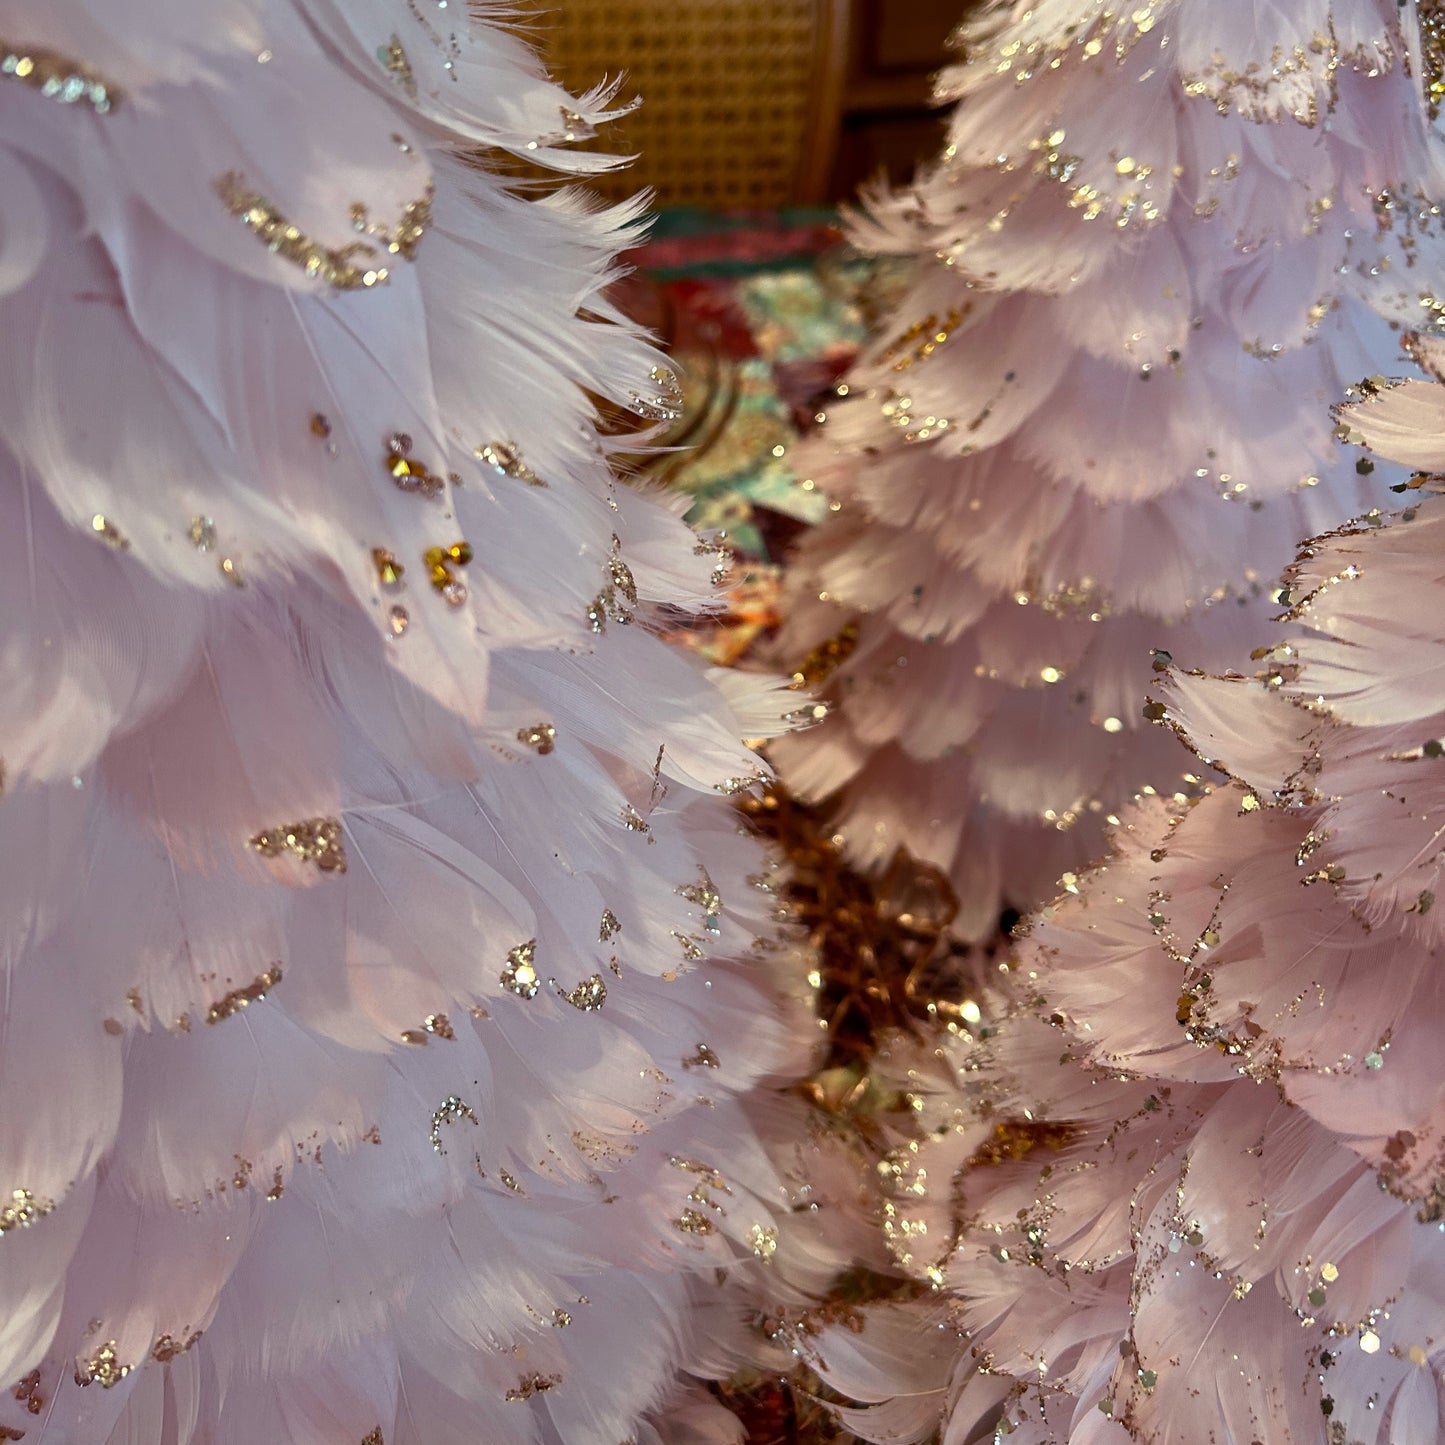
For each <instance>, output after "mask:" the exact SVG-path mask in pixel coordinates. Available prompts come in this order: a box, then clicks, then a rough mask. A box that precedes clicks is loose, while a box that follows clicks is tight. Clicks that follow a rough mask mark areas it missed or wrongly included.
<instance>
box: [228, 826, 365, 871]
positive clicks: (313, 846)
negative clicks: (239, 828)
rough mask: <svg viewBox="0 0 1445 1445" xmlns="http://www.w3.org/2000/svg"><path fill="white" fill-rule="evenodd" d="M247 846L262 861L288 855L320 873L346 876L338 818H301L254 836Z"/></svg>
mask: <svg viewBox="0 0 1445 1445" xmlns="http://www.w3.org/2000/svg"><path fill="white" fill-rule="evenodd" d="M250 846H251V847H252V848H254V849H255V850H256V851H257V852H258V853H259V854H260V855H261V856H262V857H263V858H280V857H282V856H283V855H285V854H288V853H289V854H290V855H291V856H292V857H293V858H297V859H299V860H300V861H301V862H302V863H314V864H315V865H316V867H317V868H318V869H319V870H320V871H321V872H322V873H345V872H346V845H345V844H344V842H343V841H342V836H341V820H340V819H339V818H304V819H302V821H301V822H299V823H281V824H279V825H277V826H276V827H274V828H267V829H266V830H265V831H264V832H261V833H257V834H256V835H255V837H253V838H252V839H251V840H250Z"/></svg>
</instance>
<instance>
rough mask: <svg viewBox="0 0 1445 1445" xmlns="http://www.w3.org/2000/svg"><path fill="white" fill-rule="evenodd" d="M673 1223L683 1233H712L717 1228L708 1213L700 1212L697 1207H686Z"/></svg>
mask: <svg viewBox="0 0 1445 1445" xmlns="http://www.w3.org/2000/svg"><path fill="white" fill-rule="evenodd" d="M672 1225H673V1228H674V1229H677V1230H680V1231H681V1232H682V1233H683V1234H712V1233H714V1231H715V1230H716V1229H717V1226H716V1225H715V1224H714V1223H713V1222H712V1220H710V1219H709V1218H708V1217H707V1215H705V1214H701V1213H699V1212H698V1211H697V1210H696V1209H684V1210H683V1211H682V1213H681V1214H680V1215H678V1217H677V1218H676V1219H674V1220H673V1221H672Z"/></svg>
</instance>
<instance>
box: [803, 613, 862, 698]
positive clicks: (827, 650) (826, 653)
mask: <svg viewBox="0 0 1445 1445" xmlns="http://www.w3.org/2000/svg"><path fill="white" fill-rule="evenodd" d="M857 646H858V624H857V623H856V622H850V623H848V625H847V626H846V627H844V628H843V630H842V631H841V632H839V633H838V635H837V636H836V637H830V638H828V640H827V641H826V642H820V643H819V644H818V645H817V646H816V647H815V648H814V649H813V650H812V651H811V652H810V653H809V654H808V655H807V656H806V657H805V658H804V659H803V660H802V662H800V663H799V664H798V667H797V670H796V671H795V672H794V673H793V686H794V687H795V688H799V687H816V686H817V685H818V684H819V683H820V682H823V681H825V680H826V679H827V678H828V677H829V676H830V674H832V673H833V672H835V671H836V670H837V669H838V668H840V667H841V666H842V665H843V664H844V663H845V662H847V660H848V659H849V658H850V657H851V656H852V655H853V652H854V650H855V649H856V648H857Z"/></svg>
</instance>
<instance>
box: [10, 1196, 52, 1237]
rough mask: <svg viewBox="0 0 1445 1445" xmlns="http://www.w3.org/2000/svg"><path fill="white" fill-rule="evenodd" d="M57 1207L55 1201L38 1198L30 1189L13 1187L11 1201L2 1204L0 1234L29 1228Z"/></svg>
mask: <svg viewBox="0 0 1445 1445" xmlns="http://www.w3.org/2000/svg"><path fill="white" fill-rule="evenodd" d="M54 1208H55V1204H54V1201H52V1200H49V1199H37V1198H36V1197H35V1196H34V1195H33V1194H32V1193H31V1192H30V1191H29V1190H28V1189H12V1190H11V1191H10V1200H9V1203H7V1204H5V1205H3V1206H0V1234H9V1233H10V1232H11V1231H12V1230H16V1229H29V1228H30V1226H31V1225H32V1224H38V1223H39V1222H40V1221H41V1220H42V1219H44V1218H45V1216H46V1215H47V1214H49V1213H50V1212H51V1211H52V1210H53V1209H54Z"/></svg>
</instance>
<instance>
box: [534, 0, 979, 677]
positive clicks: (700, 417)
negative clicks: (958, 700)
mask: <svg viewBox="0 0 1445 1445" xmlns="http://www.w3.org/2000/svg"><path fill="white" fill-rule="evenodd" d="M968 6H969V0H546V3H545V4H542V3H539V4H538V5H537V7H536V9H535V10H534V11H533V12H532V14H531V15H530V16H529V19H528V23H527V26H526V28H527V30H528V32H529V38H530V39H531V40H532V42H533V43H534V44H535V45H537V46H538V48H539V49H540V50H541V52H542V54H543V56H544V57H545V59H546V62H547V64H548V66H549V68H550V70H551V71H552V73H553V75H554V76H555V77H556V78H557V79H558V80H559V81H561V82H562V83H563V84H564V85H566V86H567V87H568V88H569V89H570V90H571V91H572V92H573V93H578V92H581V91H586V90H588V89H591V88H592V87H593V86H595V85H598V84H599V83H601V82H603V81H604V80H608V79H616V78H617V77H618V76H619V75H621V77H622V86H621V90H620V92H619V100H621V101H624V102H625V101H629V100H631V99H633V98H637V99H640V100H641V102H642V103H641V104H640V105H639V106H638V107H637V109H636V110H634V111H632V112H631V113H630V114H628V115H626V116H625V117H624V118H622V119H621V120H618V121H616V122H615V123H613V124H612V125H609V126H607V127H606V128H605V129H604V132H603V133H602V134H600V135H598V136H597V137H596V138H594V139H592V140H589V141H584V142H583V144H584V145H585V146H586V147H587V148H588V149H597V150H604V151H607V152H609V153H611V154H614V155H615V154H618V153H624V154H629V155H634V156H636V157H637V159H636V160H635V161H634V163H633V164H632V165H630V166H628V167H627V168H625V169H623V170H620V171H618V172H616V173H613V174H611V175H607V176H603V177H601V178H599V179H598V180H597V181H596V182H595V187H596V189H597V190H598V191H600V192H601V194H602V195H603V196H605V197H606V198H608V199H611V200H622V199H624V198H626V197H628V196H632V195H635V194H636V193H637V191H638V190H640V189H642V188H644V187H645V188H649V189H650V190H651V191H652V193H653V197H654V205H655V216H654V219H653V224H652V229H651V233H650V239H649V241H648V242H647V243H646V244H645V245H643V246H641V247H639V248H638V249H637V250H635V251H634V252H632V253H630V254H629V255H628V257H627V258H626V259H627V262H628V264H629V265H630V267H631V268H632V274H631V275H630V276H629V278H628V279H627V280H626V281H625V282H624V283H623V284H622V285H621V286H620V287H619V288H618V293H617V296H618V300H619V301H620V302H621V304H622V305H623V307H624V308H625V309H626V310H627V311H628V312H629V314H631V315H632V316H633V317H634V318H636V319H637V320H638V321H641V322H642V323H643V324H645V325H646V326H648V327H649V328H650V329H651V330H652V331H654V332H655V333H656V334H657V336H658V337H659V339H660V340H661V341H662V343H663V344H664V346H665V347H666V348H667V349H668V351H669V353H670V354H671V356H672V359H673V362H674V364H675V365H676V367H677V369H678V372H679V376H680V379H681V382H682V386H683V393H684V400H685V407H684V412H683V417H682V419H681V421H680V422H679V423H678V424H677V426H676V427H674V428H673V429H672V430H671V431H670V432H669V433H668V434H666V435H665V436H664V437H662V438H661V441H662V442H663V443H665V444H667V445H668V446H669V447H671V448H672V450H666V451H662V452H658V451H653V452H650V453H648V454H646V455H639V456H637V457H635V458H633V459H632V463H633V465H634V467H635V469H636V470H637V471H639V472H642V473H646V474H647V475H648V476H649V477H651V478H652V479H654V480H655V481H657V482H659V483H661V484H664V485H667V486H669V487H673V488H676V489H679V490H681V491H683V492H684V493H686V494H687V495H688V496H689V497H690V498H691V499H692V505H691V511H690V512H689V514H688V516H689V520H690V521H691V522H692V523H693V525H694V526H696V527H698V528H700V529H703V530H706V531H709V532H720V533H726V540H727V542H728V544H729V545H730V546H731V547H732V548H733V549H734V551H735V552H736V553H737V555H738V557H739V560H740V562H741V564H742V565H741V566H740V568H739V569H738V570H737V571H736V573H735V582H736V585H735V587H734V589H733V591H732V593H731V599H732V610H731V612H730V613H729V614H728V616H727V617H726V619H725V620H724V621H723V622H722V624H721V625H720V626H717V627H712V628H709V629H708V630H707V631H706V632H704V633H700V634H697V635H695V636H692V637H690V638H688V639H687V640H688V641H690V642H691V643H692V644H693V645H694V646H696V647H698V648H699V649H700V650H702V651H704V652H705V653H707V654H708V655H709V656H710V657H711V658H713V660H715V661H718V662H724V663H726V662H731V661H734V660H735V659H736V657H737V656H738V655H740V654H741V653H742V652H743V651H744V650H746V648H747V647H748V645H749V644H750V643H751V642H752V641H753V640H754V639H755V638H756V637H757V636H758V634H759V633H760V632H764V631H766V630H768V629H769V628H770V627H771V626H772V625H773V624H774V623H775V622H776V620H777V614H776V609H775V605H774V604H775V600H776V594H777V583H778V577H779V573H778V565H777V564H778V562H779V560H780V559H781V557H782V556H783V554H784V552H785V551H786V549H787V546H788V544H789V542H790V541H791V540H792V538H793V536H794V535H796V533H797V531H798V530H799V529H800V528H802V527H806V526H808V525H810V524H811V523H814V522H816V521H818V520H819V519H820V518H821V517H822V516H823V515H824V513H825V512H826V509H827V507H828V505H829V503H828V499H827V498H826V497H824V496H823V495H822V494H821V493H820V492H819V491H818V489H817V488H816V487H815V486H814V484H813V481H812V479H811V478H810V477H808V476H806V475H803V474H802V473H800V472H799V471H798V470H797V469H796V468H795V467H794V466H793V463H792V454H793V450H794V447H795V444H796V442H797V441H798V439H799V437H800V436H801V435H802V434H803V433H804V432H806V431H807V430H808V429H809V428H811V427H812V426H813V425H815V424H816V422H817V420H818V419H819V418H820V417H821V416H822V415H823V414H824V408H825V407H826V403H827V400H828V398H829V397H830V396H831V395H832V387H833V386H834V384H835V383H836V382H837V380H838V378H839V377H840V376H841V374H842V373H843V371H844V370H845V369H846V367H847V366H848V364H849V363H850V362H851V360H852V359H853V357H854V356H855V355H856V352H857V349H858V347H859V345H860V344H861V343H862V341H863V339H864V338H865V336H866V335H867V333H868V331H869V330H870V328H871V326H872V325H873V323H874V322H875V321H876V320H877V319H878V316H879V313H886V312H887V311H888V310H889V309H890V303H891V301H892V298H893V296H894V295H896V290H897V288H896V285H893V284H892V281H893V280H895V279H898V278H891V277H890V275H889V266H888V263H880V262H877V261H872V260H869V259H868V258H866V257H860V256H857V255H855V254H854V253H853V252H852V251H851V250H850V249H849V248H848V247H847V245H846V243H845V241H844V236H843V231H842V229H841V228H840V225H839V220H840V214H839V209H838V208H839V207H840V205H846V204H847V203H848V202H850V201H852V200H853V199H854V198H855V196H856V194H857V191H858V188H859V186H860V185H861V184H863V183H864V182H866V181H870V180H874V179H876V178H878V177H887V178H888V179H889V180H890V181H891V182H892V183H893V184H895V185H901V184H904V183H906V182H907V180H908V178H909V177H910V176H911V175H912V173H913V171H914V169H915V167H916V166H917V165H918V164H919V163H920V162H922V161H925V160H927V159H928V158H929V157H931V156H933V155H935V154H936V153H937V152H938V150H939V149H940V147H941V145H942V141H943V118H942V116H941V114H940V113H938V112H937V111H935V110H934V109H933V108H932V106H931V104H930V95H931V91H932V82H933V77H934V75H935V74H936V73H937V71H938V70H939V69H940V68H942V67H943V66H944V65H946V64H947V63H948V62H949V60H950V58H951V56H952V54H953V53H954V52H953V51H951V50H950V38H951V36H952V35H953V32H954V31H955V30H956V28H957V26H958V24H959V21H960V20H961V19H962V18H963V15H964V12H965V10H966V9H967V8H968Z"/></svg>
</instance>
